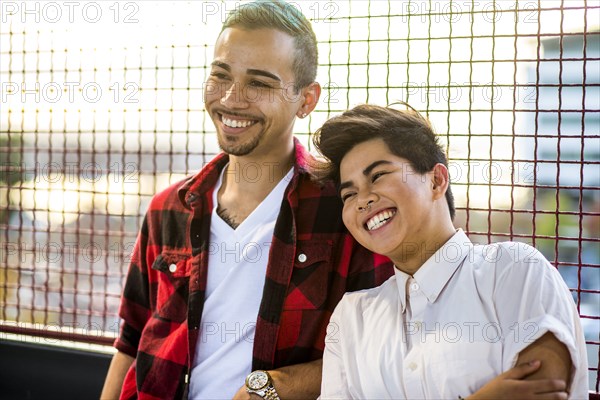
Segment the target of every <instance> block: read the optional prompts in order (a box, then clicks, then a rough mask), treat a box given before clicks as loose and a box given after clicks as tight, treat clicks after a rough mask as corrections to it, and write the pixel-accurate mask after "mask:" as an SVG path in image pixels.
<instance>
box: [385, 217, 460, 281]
mask: <svg viewBox="0 0 600 400" xmlns="http://www.w3.org/2000/svg"><path fill="white" fill-rule="evenodd" d="M455 233H456V228H455V227H454V225H453V224H452V222H451V221H450V222H449V223H448V224H445V225H444V226H443V227H438V228H437V229H436V230H434V231H430V232H429V233H428V234H427V235H425V236H424V237H426V240H422V241H420V242H417V243H405V244H404V243H403V244H402V245H401V249H400V251H399V252H398V253H399V254H398V255H396V256H394V257H391V259H392V261H393V262H394V265H395V266H396V268H398V269H399V270H400V271H402V272H404V273H406V274H409V275H414V274H415V273H416V272H417V271H418V270H419V269H420V268H421V267H422V266H423V264H425V262H426V261H427V260H428V259H429V258H430V257H431V256H432V255H434V254H435V252H436V251H438V250H439V249H440V248H441V247H442V246H444V245H445V244H446V242H447V241H448V240H450V238H451V237H452V236H454V234H455Z"/></svg>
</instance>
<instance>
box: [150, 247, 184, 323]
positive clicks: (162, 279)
mask: <svg viewBox="0 0 600 400" xmlns="http://www.w3.org/2000/svg"><path fill="white" fill-rule="evenodd" d="M191 260H192V256H191V254H186V253H179V252H172V251H163V252H162V253H161V254H160V255H159V256H158V257H156V259H155V260H154V263H153V264H152V269H153V270H156V271H157V272H158V273H157V274H156V275H157V282H156V283H154V282H151V284H156V285H157V286H156V308H155V310H156V312H157V313H158V315H159V316H160V317H161V318H163V319H166V320H168V321H172V322H183V321H184V320H185V318H186V315H187V300H188V295H189V282H190V270H191Z"/></svg>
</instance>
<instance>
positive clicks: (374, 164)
mask: <svg viewBox="0 0 600 400" xmlns="http://www.w3.org/2000/svg"><path fill="white" fill-rule="evenodd" d="M391 163H392V162H391V161H387V160H379V161H374V162H372V163H371V164H369V166H367V168H365V169H364V170H363V172H362V173H363V175H364V176H369V175H370V174H371V172H372V171H373V170H374V169H375V168H377V167H378V166H380V165H388V164H391ZM352 185H353V182H352V181H346V182H342V183H341V184H340V187H339V189H338V192H341V191H342V190H344V189H346V188H348V187H350V186H352Z"/></svg>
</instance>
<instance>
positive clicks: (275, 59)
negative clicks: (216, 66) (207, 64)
mask: <svg viewBox="0 0 600 400" xmlns="http://www.w3.org/2000/svg"><path fill="white" fill-rule="evenodd" d="M294 50H295V43H294V38H293V37H292V36H290V35H288V34H287V33H285V32H281V31H279V30H276V29H269V28H261V29H242V28H236V27H231V28H226V29H225V30H224V31H223V32H221V35H219V38H218V39H217V43H216V45H215V53H214V58H215V60H218V61H222V62H225V63H227V64H229V65H230V66H231V67H232V68H240V69H261V70H268V71H273V70H276V71H279V73H281V74H285V73H291V71H292V64H293V56H294V53H295V51H294Z"/></svg>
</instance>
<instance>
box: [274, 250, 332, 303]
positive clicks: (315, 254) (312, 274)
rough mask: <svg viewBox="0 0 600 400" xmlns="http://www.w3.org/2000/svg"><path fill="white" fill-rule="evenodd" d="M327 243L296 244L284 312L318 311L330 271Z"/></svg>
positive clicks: (324, 299) (330, 254)
mask: <svg viewBox="0 0 600 400" xmlns="http://www.w3.org/2000/svg"><path fill="white" fill-rule="evenodd" d="M331 257H332V243H331V241H320V242H301V241H300V242H298V244H297V246H296V256H295V259H294V271H293V272H292V279H291V282H290V287H289V291H288V295H287V298H286V301H285V304H284V309H285V310H307V309H309V310H310V309H319V308H322V307H323V305H324V303H325V301H326V300H327V293H328V292H329V275H330V273H331V271H332V260H331Z"/></svg>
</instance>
